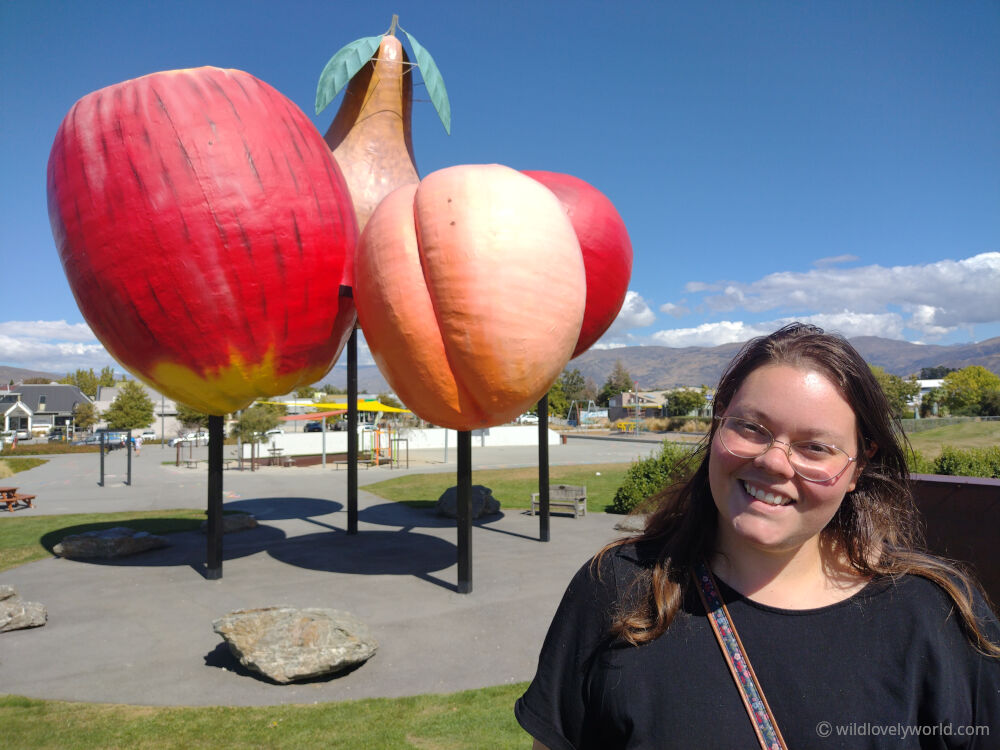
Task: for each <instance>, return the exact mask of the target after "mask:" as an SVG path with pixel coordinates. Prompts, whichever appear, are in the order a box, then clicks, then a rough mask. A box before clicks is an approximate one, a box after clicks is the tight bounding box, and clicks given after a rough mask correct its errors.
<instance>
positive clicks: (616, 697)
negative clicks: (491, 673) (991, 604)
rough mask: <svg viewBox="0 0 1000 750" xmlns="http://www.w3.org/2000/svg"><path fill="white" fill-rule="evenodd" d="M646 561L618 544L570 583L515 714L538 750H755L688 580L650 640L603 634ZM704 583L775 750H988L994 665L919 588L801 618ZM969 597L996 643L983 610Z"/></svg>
mask: <svg viewBox="0 0 1000 750" xmlns="http://www.w3.org/2000/svg"><path fill="white" fill-rule="evenodd" d="M648 564H649V562H648V561H644V560H643V559H642V555H641V554H640V552H639V551H638V550H637V548H636V547H635V546H633V545H626V546H622V547H617V548H615V550H614V551H613V552H610V553H608V554H607V555H606V556H605V557H604V559H603V561H602V563H601V567H600V575H599V576H598V575H597V574H596V571H592V570H591V568H590V566H589V565H587V566H584V567H583V568H582V569H581V570H580V571H579V572H578V573H577V574H576V576H575V577H574V578H573V580H572V582H571V583H570V585H569V588H568V589H567V591H566V594H565V595H564V597H563V600H562V602H561V604H560V605H559V609H558V611H557V612H556V615H555V618H554V619H553V622H552V625H551V626H550V628H549V632H548V635H547V636H546V638H545V642H544V644H543V646H542V652H541V656H540V657H539V663H538V672H537V674H536V675H535V679H534V680H533V681H532V683H531V685H530V686H529V687H528V690H527V692H526V693H525V694H524V695H523V696H522V697H521V698H520V699H519V700H518V701H517V705H516V707H515V714H516V716H517V720H518V721H519V722H520V723H521V726H522V727H524V729H525V730H526V731H527V732H528V733H529V734H531V735H532V736H534V737H536V738H537V739H538V740H539V741H541V742H542V743H544V744H545V745H547V746H548V747H549V748H550V749H551V750H587V749H589V748H594V749H595V750H597V749H600V750H611V749H612V748H630V749H632V748H656V750H667V749H668V748H684V749H685V750H690V749H691V748H705V749H713V748H726V749H728V748H755V747H759V744H758V742H757V738H756V735H755V734H754V731H753V727H752V725H751V723H750V719H749V717H748V716H747V714H746V710H745V709H744V707H743V704H742V702H741V699H740V695H739V691H738V689H737V687H736V684H735V683H734V682H733V678H732V676H731V675H730V672H729V669H728V666H727V664H726V661H725V658H724V656H723V654H722V651H721V649H720V648H719V645H718V642H717V641H716V639H715V636H714V635H713V633H712V630H711V627H710V625H709V623H708V619H707V618H706V616H705V610H704V607H703V606H702V605H701V601H700V599H699V596H698V593H697V591H696V590H694V588H693V586H690V587H688V595H687V597H686V601H685V602H684V606H683V608H682V610H681V611H680V612H679V613H678V615H677V617H676V618H675V619H674V621H673V623H672V624H671V626H670V628H668V630H667V632H666V633H665V634H664V635H663V636H661V637H660V638H658V639H656V640H655V641H653V642H651V643H648V644H645V645H642V646H639V647H635V646H630V645H628V644H625V643H623V642H620V641H615V640H612V639H611V638H610V637H609V636H608V632H609V626H610V623H611V612H612V611H613V609H614V607H615V606H616V603H618V602H619V601H621V600H622V599H623V598H624V597H626V596H628V595H629V592H630V591H631V590H632V589H631V588H630V586H631V584H632V583H633V582H634V580H635V578H636V575H637V573H638V572H639V571H640V570H641V568H642V567H643V566H646V565H648ZM719 589H720V593H721V594H722V598H723V600H724V601H725V603H726V606H727V607H728V609H729V612H730V615H731V616H732V621H733V623H734V625H735V626H736V628H737V631H738V632H739V635H740V639H741V640H742V642H743V645H744V648H745V649H746V652H747V655H748V656H749V658H750V662H751V664H752V665H753V668H754V671H755V672H756V674H757V677H758V679H759V680H760V683H761V687H762V688H763V690H764V695H765V696H766V697H767V701H768V703H769V704H770V706H771V710H772V712H773V713H774V717H775V720H776V722H777V724H778V727H779V729H780V730H781V733H782V734H783V736H784V738H785V741H786V743H787V744H788V747H789V748H790V749H791V750H803V749H805V748H817V749H819V750H834V748H852V749H853V748H894V749H896V748H953V747H956V748H1000V660H998V659H990V658H987V657H984V656H982V655H981V654H979V653H978V652H977V651H976V650H975V649H974V648H973V647H972V646H971V645H970V643H969V641H968V639H967V638H966V636H965V635H964V632H963V630H962V628H961V626H960V623H959V615H958V613H957V612H956V611H954V609H953V606H952V603H951V600H950V599H949V598H948V596H947V594H946V593H945V592H944V591H943V590H942V589H941V588H940V587H939V586H937V585H936V584H934V583H933V582H931V581H929V580H927V579H924V578H921V577H918V576H903V577H901V578H900V579H897V580H894V581H892V580H879V581H873V582H872V583H870V584H869V585H868V586H866V587H865V588H864V589H863V590H862V591H860V592H858V593H857V594H855V595H854V596H852V597H850V598H849V599H846V600H844V601H842V602H838V603H836V604H832V605H829V606H826V607H821V608H819V609H809V610H784V609H778V608H775V607H768V606H765V605H762V604H758V603H756V602H752V601H750V600H749V599H747V598H746V597H744V596H742V595H741V594H739V593H738V592H737V591H735V590H733V589H732V588H730V587H729V586H727V585H725V583H724V582H723V581H719ZM976 604H977V607H978V611H979V613H980V614H981V615H982V616H983V617H984V618H985V619H986V621H987V624H986V628H987V630H986V632H987V635H988V636H989V637H990V638H991V639H992V640H993V641H994V642H1000V625H998V623H997V620H996V617H995V616H994V615H993V613H992V612H990V611H989V610H988V608H987V607H986V605H985V603H983V602H982V601H981V600H977V602H976ZM970 735H971V736H970Z"/></svg>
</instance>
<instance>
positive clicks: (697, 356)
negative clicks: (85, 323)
mask: <svg viewBox="0 0 1000 750" xmlns="http://www.w3.org/2000/svg"><path fill="white" fill-rule="evenodd" d="M851 343H852V344H853V345H854V346H855V348H857V350H858V351H859V352H860V353H861V356H863V357H864V358H865V360H866V361H868V362H870V363H871V364H873V365H878V366H879V367H883V368H885V370H886V371H887V372H891V373H893V374H895V375H901V376H903V377H906V376H907V375H910V374H916V373H918V372H919V371H920V369H921V368H922V367H937V366H939V365H944V366H946V367H953V368H955V369H961V368H962V367H968V366H969V365H980V366H982V367H985V368H986V369H987V370H990V371H992V372H995V373H997V374H998V375H1000V337H996V338H992V339H987V340H986V341H981V342H979V343H978V344H952V345H950V346H940V345H937V344H911V343H910V342H908V341H898V340H896V339H883V338H879V337H877V336H858V337H857V338H853V339H851ZM741 346H742V344H723V345H721V346H688V347H683V348H673V347H669V346H626V347H621V348H619V349H591V350H590V351H588V352H585V353H584V354H582V355H581V356H580V357H578V358H577V359H575V360H572V361H571V362H570V363H569V364H568V365H567V367H568V368H569V369H573V368H577V369H578V370H580V372H581V373H582V374H583V376H584V377H586V378H591V379H592V380H593V381H594V382H595V383H597V385H598V386H600V385H601V384H602V383H604V381H605V380H607V378H608V375H610V374H611V371H612V369H613V368H614V366H615V362H616V361H618V360H621V363H622V364H623V365H624V366H625V369H626V370H628V371H629V373H630V374H631V375H632V378H633V379H634V380H635V381H636V382H638V383H639V389H640V390H643V391H651V390H656V389H658V388H672V387H674V386H678V385H702V384H704V385H708V386H714V385H715V384H716V383H718V381H719V377H720V376H721V375H722V370H723V368H724V367H725V366H726V365H727V364H728V363H729V361H730V360H731V359H732V358H733V356H734V355H735V354H736V352H738V351H739V350H740V347H741ZM31 377H46V378H51V379H52V380H58V379H59V378H61V377H63V375H62V374H58V373H51V372H43V371H41V370H26V369H22V368H19V367H7V366H3V365H0V383H2V384H7V383H9V382H10V381H11V380H13V381H14V382H15V383H16V382H19V381H21V380H23V379H24V378H31ZM320 382H322V383H330V384H332V385H334V386H337V387H338V388H346V387H347V367H346V365H345V364H343V360H342V363H341V364H338V365H337V366H336V367H334V368H333V369H332V370H331V371H330V372H329V373H327V375H326V376H325V377H324V378H323V379H322V380H321V381H320ZM316 385H319V383H317V384H316ZM358 390H359V391H360V392H362V393H383V392H386V391H389V390H391V389H390V388H389V385H388V383H386V382H385V378H384V377H382V373H380V372H379V370H378V368H377V367H375V366H374V365H367V366H364V367H359V368H358Z"/></svg>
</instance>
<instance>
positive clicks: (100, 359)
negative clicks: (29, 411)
mask: <svg viewBox="0 0 1000 750" xmlns="http://www.w3.org/2000/svg"><path fill="white" fill-rule="evenodd" d="M0 353H2V354H0V358H2V363H3V364H5V365H10V366H11V367H23V368H25V369H28V370H43V371H45V372H52V373H57V374H58V373H66V372H71V371H73V370H76V369H77V368H83V369H89V368H94V369H95V370H99V369H101V368H102V367H107V366H108V365H111V366H112V367H115V369H116V370H117V369H121V368H120V366H118V365H117V364H116V363H115V361H114V360H113V359H112V358H111V355H110V354H108V353H107V351H106V350H105V349H104V347H103V346H101V345H100V344H85V343H81V342H78V341H58V340H48V341H46V340H41V339H38V338H31V337H26V336H17V335H15V336H8V335H5V334H0Z"/></svg>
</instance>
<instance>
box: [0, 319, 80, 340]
mask: <svg viewBox="0 0 1000 750" xmlns="http://www.w3.org/2000/svg"><path fill="white" fill-rule="evenodd" d="M0 336H12V337H15V338H18V339H28V340H33V341H38V340H41V341H51V340H56V341H97V336H95V335H94V332H93V331H91V330H90V326H88V325H87V324H86V323H67V322H66V321H65V320H8V321H0Z"/></svg>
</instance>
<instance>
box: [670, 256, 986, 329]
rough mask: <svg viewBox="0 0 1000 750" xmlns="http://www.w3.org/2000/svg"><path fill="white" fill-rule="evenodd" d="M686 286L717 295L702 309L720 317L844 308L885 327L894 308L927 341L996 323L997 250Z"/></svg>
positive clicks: (831, 311)
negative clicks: (953, 257) (733, 313)
mask: <svg viewBox="0 0 1000 750" xmlns="http://www.w3.org/2000/svg"><path fill="white" fill-rule="evenodd" d="M686 289H687V290H688V291H689V292H717V293H716V294H710V295H709V296H707V297H706V298H705V304H706V305H707V306H708V307H709V308H710V309H712V310H715V311H718V312H731V311H733V310H746V311H748V312H754V313H759V312H764V311H768V310H784V311H787V312H789V313H791V314H793V315H795V316H796V317H798V318H799V319H802V317H803V316H808V315H844V314H845V313H844V312H843V311H844V310H850V311H852V312H853V313H855V314H869V315H874V316H876V318H874V319H873V320H880V321H881V322H882V324H886V322H887V321H888V319H887V318H885V316H886V315H889V314H890V312H889V308H890V306H894V307H897V308H899V309H901V310H902V311H903V312H904V313H905V314H906V315H907V317H906V318H905V319H903V320H902V323H903V326H904V327H907V328H912V329H914V330H917V331H919V332H920V333H921V334H923V335H924V336H926V337H928V338H931V339H933V338H936V337H940V336H942V335H944V334H946V333H948V332H950V331H953V330H955V329H957V328H962V327H970V326H972V325H974V324H976V323H993V322H997V321H1000V293H998V292H997V290H998V289H1000V252H990V253H982V254H980V255H975V256H973V257H971V258H966V259H964V260H942V261H938V262H935V263H926V264H922V265H912V266H892V267H884V266H879V265H870V266H863V267H857V268H832V267H831V268H816V269H813V270H810V271H806V272H792V271H785V272H780V273H773V274H769V275H768V276H765V277H763V278H762V279H759V280H757V281H752V282H749V283H744V282H736V281H720V282H716V283H712V284H706V283H703V282H691V283H689V284H687V286H686ZM893 325H894V324H893ZM899 330H900V334H898V335H901V330H902V328H900V329H899ZM867 333H869V334H873V335H875V332H874V331H867Z"/></svg>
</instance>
